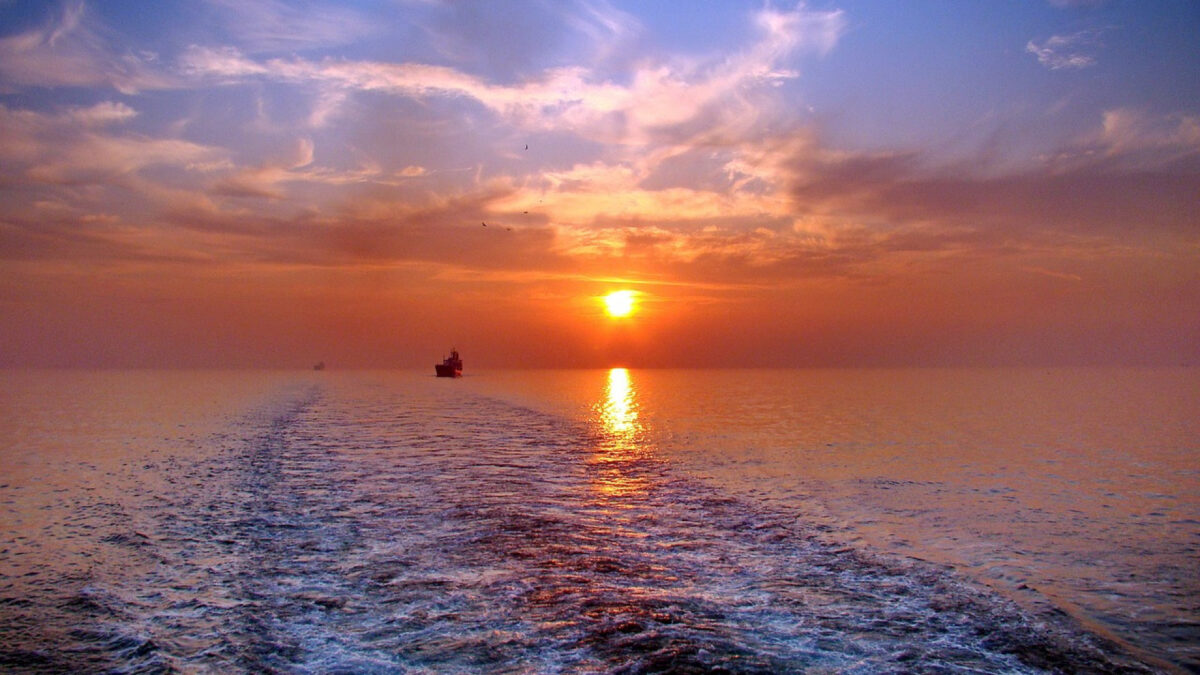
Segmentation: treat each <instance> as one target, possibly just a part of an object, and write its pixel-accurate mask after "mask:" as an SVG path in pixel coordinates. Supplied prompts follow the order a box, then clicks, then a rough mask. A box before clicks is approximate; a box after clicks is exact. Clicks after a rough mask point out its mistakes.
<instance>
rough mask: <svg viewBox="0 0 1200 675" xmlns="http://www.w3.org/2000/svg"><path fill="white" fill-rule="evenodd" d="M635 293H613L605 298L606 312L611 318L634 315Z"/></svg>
mask: <svg viewBox="0 0 1200 675" xmlns="http://www.w3.org/2000/svg"><path fill="white" fill-rule="evenodd" d="M633 298H634V292H633V291H613V292H612V293H609V294H608V295H606V296H604V297H603V298H602V299H603V300H604V310H605V311H606V312H608V315H609V316H613V317H622V316H629V315H630V314H633Z"/></svg>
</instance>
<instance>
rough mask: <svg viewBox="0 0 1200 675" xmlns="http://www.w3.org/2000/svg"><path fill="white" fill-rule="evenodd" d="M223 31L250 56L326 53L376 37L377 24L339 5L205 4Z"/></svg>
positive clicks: (230, 0) (237, 0) (270, 0)
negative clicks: (315, 50) (213, 10)
mask: <svg viewBox="0 0 1200 675" xmlns="http://www.w3.org/2000/svg"><path fill="white" fill-rule="evenodd" d="M206 1H207V3H208V4H209V5H211V6H213V7H215V8H216V9H218V10H219V12H220V14H221V15H222V17H223V18H224V19H225V21H224V24H225V26H226V29H227V30H228V31H229V32H230V33H231V34H232V35H233V36H234V37H235V38H236V39H237V42H238V44H239V45H241V47H242V49H244V50H246V51H249V52H272V51H296V50H304V49H307V48H314V47H320V48H322V49H328V48H329V47H336V46H340V45H344V44H348V43H350V42H352V41H354V40H355V39H358V38H362V37H363V36H366V35H370V34H373V33H377V32H378V31H379V30H381V27H380V26H379V25H378V23H372V22H371V21H370V20H369V19H368V18H367V17H365V16H363V15H362V14H360V13H358V12H355V11H354V10H351V9H349V8H347V7H343V6H340V5H320V4H314V3H305V4H304V5H297V4H296V3H288V2H282V1H281V0H206Z"/></svg>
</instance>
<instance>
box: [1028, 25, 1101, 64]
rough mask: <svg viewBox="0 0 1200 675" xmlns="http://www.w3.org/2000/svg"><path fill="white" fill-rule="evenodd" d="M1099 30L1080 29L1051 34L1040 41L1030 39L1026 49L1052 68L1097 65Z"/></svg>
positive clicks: (1039, 61)
mask: <svg viewBox="0 0 1200 675" xmlns="http://www.w3.org/2000/svg"><path fill="white" fill-rule="evenodd" d="M1099 38H1100V34H1099V32H1097V31H1091V30H1087V31H1079V32H1078V33H1071V34H1069V35H1051V36H1050V37H1048V38H1046V39H1045V40H1043V41H1042V42H1041V43H1038V42H1036V41H1034V40H1030V41H1029V42H1028V43H1026V44H1025V51H1026V52H1027V53H1029V54H1033V55H1034V56H1036V57H1037V60H1038V63H1041V64H1042V65H1043V66H1046V67H1047V68H1049V69H1051V70H1062V69H1079V68H1088V67H1090V66H1094V65H1096V56H1095V55H1094V52H1095V51H1096V49H1097V48H1098V46H1099Z"/></svg>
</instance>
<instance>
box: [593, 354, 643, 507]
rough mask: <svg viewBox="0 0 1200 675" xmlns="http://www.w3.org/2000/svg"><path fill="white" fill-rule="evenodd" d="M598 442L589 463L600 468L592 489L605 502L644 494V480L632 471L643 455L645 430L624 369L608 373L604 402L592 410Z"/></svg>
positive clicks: (631, 384) (631, 381) (634, 389)
mask: <svg viewBox="0 0 1200 675" xmlns="http://www.w3.org/2000/svg"><path fill="white" fill-rule="evenodd" d="M593 410H594V411H595V415H594V420H595V424H596V427H597V429H596V430H597V431H598V432H599V437H600V442H599V443H598V444H597V446H596V448H595V451H594V452H593V454H592V459H591V461H592V462H593V463H595V464H601V465H603V467H602V468H601V469H600V470H599V471H598V472H597V474H596V478H595V479H594V483H593V487H594V488H595V489H596V491H597V492H598V493H600V494H601V495H602V496H604V497H606V498H620V497H628V496H631V495H633V494H636V493H640V492H644V491H645V489H646V479H645V478H642V477H640V476H638V475H636V474H635V472H633V471H632V469H633V468H634V467H633V465H634V463H635V462H637V461H639V460H641V459H642V458H643V456H644V455H645V454H646V447H645V439H644V432H645V429H644V428H643V426H642V423H641V422H640V420H639V419H638V401H637V389H636V388H635V386H634V382H633V378H632V377H631V376H630V374H629V370H628V369H626V368H613V369H611V370H609V371H608V383H607V386H606V387H605V395H604V398H603V399H601V400H599V401H597V402H596V405H595V406H594V407H593Z"/></svg>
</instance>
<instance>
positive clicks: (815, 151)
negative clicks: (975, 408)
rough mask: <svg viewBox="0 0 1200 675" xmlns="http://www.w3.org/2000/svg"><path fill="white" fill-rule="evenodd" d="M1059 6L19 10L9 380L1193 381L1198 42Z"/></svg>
mask: <svg viewBox="0 0 1200 675" xmlns="http://www.w3.org/2000/svg"><path fill="white" fill-rule="evenodd" d="M1000 4H1001V5H1003V4H1004V3H1000ZM1068 4H1069V5H1070V6H1064V5H1063V3H1047V4H1046V5H1045V6H1038V7H1030V8H1025V9H1024V10H1022V11H1023V12H1025V13H1028V14H1029V16H1025V17H1024V19H1025V20H1026V21H1025V22H1024V23H1022V22H1021V21H1019V20H1013V21H1011V22H1009V23H1006V24H1003V25H999V26H993V27H992V28H988V26H989V25H990V24H989V22H990V21H991V19H992V18H995V17H990V13H992V12H993V11H996V12H998V11H999V7H998V6H993V5H990V4H988V3H980V4H979V5H978V6H975V7H972V8H970V9H967V10H964V11H963V12H962V14H961V16H954V17H951V19H952V20H951V21H950V22H949V23H950V24H954V25H950V26H943V25H941V24H939V23H937V22H932V21H924V20H923V18H922V17H921V16H920V14H921V13H922V12H923V11H924V10H925V9H928V7H926V6H925V5H916V6H913V7H912V8H911V11H910V12H909V13H908V14H906V15H904V16H892V15H890V14H889V13H895V12H897V10H896V8H885V7H861V6H859V5H858V4H856V3H848V6H847V7H839V6H837V5H836V4H834V3H820V4H819V5H818V4H812V5H801V6H799V7H795V8H782V7H781V8H771V7H767V8H765V9H764V8H762V7H760V6H758V5H755V6H754V7H749V6H741V5H738V4H737V3H730V4H729V6H726V7H722V8H721V9H720V10H719V11H720V12H721V15H720V16H713V17H707V18H706V17H698V18H697V20H696V24H695V26H694V27H692V28H687V27H684V28H679V27H677V26H676V24H675V23H672V17H670V16H658V15H655V14H654V12H655V11H657V12H660V13H661V8H660V9H658V10H647V12H649V13H640V12H641V10H640V9H639V7H638V5H636V4H631V5H628V6H626V5H624V4H623V3H607V2H596V3H591V2H579V3H576V4H571V5H564V6H563V7H560V8H558V9H555V10H547V9H546V8H545V7H541V8H540V9H537V10H536V11H541V12H544V13H545V15H544V16H541V15H539V16H538V17H536V18H538V20H540V21H541V22H542V23H541V24H538V23H537V22H536V21H533V20H532V19H531V22H532V23H531V24H530V26H531V27H530V26H524V25H522V26H517V27H514V26H510V25H509V24H507V23H505V22H506V21H507V19H505V17H503V16H500V13H499V12H493V11H491V10H486V9H480V8H476V9H475V10H473V11H472V12H470V14H471V16H460V15H459V14H462V13H463V12H464V11H465V10H463V8H461V7H456V6H454V5H452V4H448V5H443V4H441V3H429V4H427V5H422V6H419V7H418V6H416V5H397V6H396V7H391V8H390V9H387V10H383V9H379V8H375V9H371V7H370V6H364V7H356V6H354V5H338V4H329V5H323V4H320V3H317V4H316V5H314V6H313V7H310V8H309V10H308V11H307V12H305V13H303V14H302V13H300V12H298V11H295V10H289V9H288V8H287V7H286V6H282V5H279V4H278V3H271V2H246V3H244V4H243V5H239V6H236V7H235V6H234V5H230V4H228V3H217V2H214V3H209V4H204V3H199V5H198V6H199V7H202V8H204V9H203V10H199V9H195V8H192V9H181V8H169V9H163V10H162V11H161V12H160V13H158V14H155V13H154V12H150V13H146V15H145V16H142V15H139V16H137V17H131V16H124V15H122V12H123V11H125V10H123V9H122V8H121V7H119V6H111V5H110V6H105V5H104V4H102V3H93V4H89V3H78V2H70V3H64V4H61V5H58V4H53V3H39V4H29V5H26V4H25V3H15V4H14V5H11V6H9V7H8V8H7V9H5V10H4V11H6V12H8V13H9V15H10V16H8V19H9V20H8V21H6V22H4V25H7V26H10V28H7V29H5V33H4V35H3V36H2V37H0V131H2V134H0V193H2V196H3V201H2V204H0V325H3V329H2V331H0V366H8V367H24V366H32V367H39V366H81V367H308V366H309V365H311V364H312V363H315V362H317V361H319V360H324V361H325V362H327V363H329V364H330V366H331V367H401V368H409V367H419V368H423V367H427V366H428V365H429V364H431V363H433V361H434V360H437V359H440V358H441V357H442V356H443V355H444V353H445V352H446V351H447V350H448V349H449V348H450V346H451V345H455V346H457V347H458V348H459V349H460V350H461V351H462V353H463V358H464V360H465V361H466V363H467V367H468V369H470V368H471V367H473V366H474V367H481V368H487V367H507V366H516V367H535V366H550V367H564V366H588V367H591V366H612V365H629V366H739V365H755V366H760V365H796V366H823V365H837V366H857V365H871V366H873V365H989V364H1006V365H1007V364H1022V365H1060V364H1061V365H1074V364H1155V365H1177V364H1197V363H1200V311H1198V310H1200V216H1198V215H1197V214H1198V212H1200V210H1198V208H1197V205H1198V204H1200V102H1198V101H1200V97H1197V96H1195V95H1194V94H1195V93H1196V91H1195V90H1196V85H1195V81H1194V79H1200V78H1191V77H1189V74H1190V73H1191V70H1195V68H1196V65H1195V64H1196V63H1197V62H1198V61H1200V59H1197V58H1196V56H1197V54H1196V51H1197V47H1196V46H1195V44H1194V40H1190V39H1184V38H1185V37H1186V36H1188V35H1191V36H1192V37H1194V34H1195V32H1194V30H1192V29H1195V28H1196V27H1197V25H1198V24H1200V19H1198V17H1197V16H1196V12H1194V11H1189V10H1188V9H1187V8H1186V7H1184V8H1183V9H1180V8H1179V7H1176V6H1173V5H1172V6H1170V7H1167V6H1165V5H1164V6H1162V7H1160V8H1159V10H1158V11H1157V13H1155V12H1153V11H1151V12H1141V13H1139V12H1138V11H1137V10H1136V9H1134V8H1130V7H1124V8H1123V9H1122V8H1115V9H1114V8H1112V7H1111V6H1110V7H1108V8H1107V9H1106V8H1105V7H1104V6H1102V5H1103V3H1099V4H1094V3H1087V4H1078V5H1077V4H1073V3H1068ZM1168 9H1170V10H1171V11H1178V12H1181V13H1182V17H1173V16H1168V14H1169V13H1170V12H1168V11H1167V10H1168ZM155 11H158V10H155ZM530 11H531V12H533V11H535V9H534V8H530ZM706 11H712V12H714V13H716V12H717V10H715V9H709V10H706ZM177 12H185V13H186V12H196V15H195V16H189V17H179V16H175V15H174V13H177ZM372 12H375V13H378V14H380V15H375V14H373V13H372ZM1105 12H1107V14H1106V13H1105ZM1001 14H1003V13H1002V12H1001ZM885 15H887V16H885ZM706 21H708V22H711V24H712V25H710V26H708V32H705V30H704V25H705V22H706ZM955 22H957V24H956V23H955ZM717 25H720V26H728V27H730V30H728V31H725V32H721V33H719V34H720V39H714V38H713V37H712V36H713V35H716V34H717V33H714V32H712V31H713V30H715V28H714V26H717ZM167 26H171V27H172V28H170V29H169V30H168V29H167ZM180 26H184V27H183V28H181V27H180ZM900 26H904V27H905V30H909V31H910V32H911V34H910V33H908V32H904V31H901V30H900V29H899V28H898V27H900ZM497 27H507V28H506V30H512V31H517V32H518V33H520V32H522V31H528V32H530V34H529V35H524V36H522V37H523V38H525V39H524V40H517V41H516V42H514V43H509V42H505V41H501V40H499V39H498V38H496V37H495V35H494V32H495V30H496V29H497ZM1189 27H1190V28H1189ZM993 28H994V30H993ZM939 30H941V31H945V32H944V33H939V32H938V31H939ZM972 31H980V32H979V33H977V34H976V33H972ZM398 36H404V40H399V39H398ZM539 36H540V37H539ZM549 36H553V39H551V38H550V37H549ZM883 37H887V38H888V39H889V40H891V41H890V42H888V41H887V40H883V39H882V38H883ZM876 38H879V39H876ZM539 40H540V41H539ZM938 40H942V44H943V47H944V51H943V52H939V53H940V54H941V56H939V59H942V60H941V61H938V62H937V63H938V65H937V66H936V67H926V66H924V65H921V66H918V65H916V64H924V63H926V61H925V60H923V59H922V57H928V54H927V53H925V52H928V50H929V49H930V47H929V45H930V44H932V43H936V42H937V41H938ZM1140 41H1147V42H1145V43H1143V42H1140ZM513 44H518V45H519V46H513ZM1122 50H1124V51H1122ZM1156 50H1157V51H1156ZM1138 54H1144V55H1145V56H1144V59H1143V58H1142V57H1138V56H1137V55H1138ZM1156 59H1157V60H1156ZM1143 60H1144V61H1145V62H1146V64H1145V65H1144V67H1143V64H1142V61H1143ZM895 62H908V63H912V64H914V66H913V68H912V69H910V70H908V71H903V72H904V74H903V75H898V74H896V73H897V71H894V70H893V64H894V63H895ZM1139 68H1142V69H1141V70H1139ZM1189 69H1191V70H1189ZM897 77H907V78H912V79H911V81H905V82H903V83H898V82H896V78H897ZM1152 78H1158V79H1156V80H1153V81H1151V79H1152ZM1158 80H1162V82H1161V84H1159V83H1158ZM1181 83H1187V84H1181ZM901 84H902V85H903V88H902V89H898V91H899V94H896V93H895V92H893V91H892V89H890V88H892V87H896V88H899V87H901ZM485 223H486V226H485V225H484V224H485ZM617 289H630V290H634V291H637V292H638V293H639V303H638V309H637V311H636V312H635V313H634V314H633V315H632V316H630V317H627V318H624V319H613V318H612V317H609V316H607V315H606V314H605V313H604V312H603V307H602V304H601V303H600V302H599V301H598V297H599V296H601V295H604V294H606V293H608V292H610V291H613V290H617Z"/></svg>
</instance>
